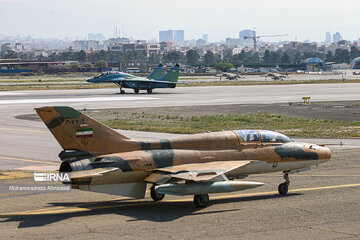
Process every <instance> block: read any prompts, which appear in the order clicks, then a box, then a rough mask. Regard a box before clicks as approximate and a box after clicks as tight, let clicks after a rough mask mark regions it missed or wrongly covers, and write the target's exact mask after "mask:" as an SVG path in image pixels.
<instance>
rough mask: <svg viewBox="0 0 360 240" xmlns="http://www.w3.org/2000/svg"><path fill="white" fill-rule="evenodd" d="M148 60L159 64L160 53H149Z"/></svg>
mask: <svg viewBox="0 0 360 240" xmlns="http://www.w3.org/2000/svg"><path fill="white" fill-rule="evenodd" d="M148 61H149V63H150V64H159V63H160V62H161V54H150V56H149V58H148Z"/></svg>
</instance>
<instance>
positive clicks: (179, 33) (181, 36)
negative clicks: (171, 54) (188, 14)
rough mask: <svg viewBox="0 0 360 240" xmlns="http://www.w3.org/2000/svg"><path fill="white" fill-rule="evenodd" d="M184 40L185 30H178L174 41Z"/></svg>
mask: <svg viewBox="0 0 360 240" xmlns="http://www.w3.org/2000/svg"><path fill="white" fill-rule="evenodd" d="M183 41H184V30H176V31H175V36H174V42H176V43H177V42H183Z"/></svg>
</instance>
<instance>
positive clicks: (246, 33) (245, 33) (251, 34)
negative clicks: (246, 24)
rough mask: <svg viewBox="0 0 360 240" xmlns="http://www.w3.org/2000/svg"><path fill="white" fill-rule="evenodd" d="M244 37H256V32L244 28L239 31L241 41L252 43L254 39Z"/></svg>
mask: <svg viewBox="0 0 360 240" xmlns="http://www.w3.org/2000/svg"><path fill="white" fill-rule="evenodd" d="M244 37H255V32H254V31H253V30H250V29H246V30H242V31H240V32H239V41H240V42H241V43H252V42H253V40H252V39H251V38H247V39H245V38H244Z"/></svg>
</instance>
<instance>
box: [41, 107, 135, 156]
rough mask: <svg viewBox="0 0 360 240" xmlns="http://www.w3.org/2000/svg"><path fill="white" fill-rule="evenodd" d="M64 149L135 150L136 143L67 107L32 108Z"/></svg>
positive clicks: (101, 151) (93, 153) (91, 151)
mask: <svg viewBox="0 0 360 240" xmlns="http://www.w3.org/2000/svg"><path fill="white" fill-rule="evenodd" d="M35 110H36V112H37V114H38V115H39V116H40V118H41V119H42V120H43V122H44V123H45V125H46V126H47V127H48V128H49V130H50V131H51V133H52V134H53V135H54V137H55V139H56V140H57V141H58V142H59V144H60V145H61V147H62V148H63V149H64V150H79V151H87V152H89V153H90V154H92V155H99V154H107V153H115V152H124V151H131V150H136V149H138V145H139V144H138V143H137V142H136V141H133V140H131V139H129V138H127V137H125V136H123V135H121V134H120V133H118V132H117V131H115V130H113V129H111V128H109V127H107V126H105V125H103V124H101V123H99V122H97V121H96V120H94V119H92V118H91V117H88V116H86V115H85V114H82V113H81V112H79V111H77V110H75V109H73V108H71V107H42V108H36V109H35Z"/></svg>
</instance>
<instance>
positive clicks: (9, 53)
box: [3, 50, 17, 59]
mask: <svg viewBox="0 0 360 240" xmlns="http://www.w3.org/2000/svg"><path fill="white" fill-rule="evenodd" d="M3 58H4V59H11V58H17V54H16V52H14V51H13V50H8V51H7V52H6V53H5V54H4V55H3Z"/></svg>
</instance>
